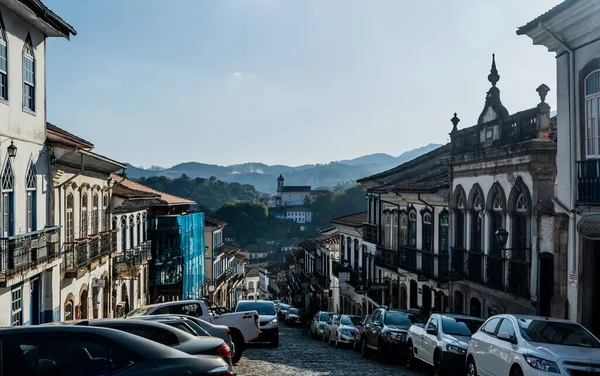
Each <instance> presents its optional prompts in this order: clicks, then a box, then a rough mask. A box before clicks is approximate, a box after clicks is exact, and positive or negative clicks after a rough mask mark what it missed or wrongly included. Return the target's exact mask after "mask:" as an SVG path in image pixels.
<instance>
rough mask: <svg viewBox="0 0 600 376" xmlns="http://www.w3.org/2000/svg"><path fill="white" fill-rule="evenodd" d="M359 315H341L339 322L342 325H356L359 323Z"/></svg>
mask: <svg viewBox="0 0 600 376" xmlns="http://www.w3.org/2000/svg"><path fill="white" fill-rule="evenodd" d="M360 320H361V317H360V316H342V321H341V322H340V323H341V324H342V325H352V326H356V325H358V324H360Z"/></svg>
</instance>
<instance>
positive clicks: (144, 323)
mask: <svg viewBox="0 0 600 376" xmlns="http://www.w3.org/2000/svg"><path fill="white" fill-rule="evenodd" d="M44 325H48V326H53V325H56V326H60V325H77V326H93V327H102V328H110V329H116V330H120V331H122V332H126V333H130V334H135V335H137V336H140V337H144V338H146V339H149V340H152V341H155V342H158V343H161V344H163V345H165V346H169V347H173V348H175V349H177V350H181V351H183V352H184V353H187V354H190V355H216V356H218V357H220V358H223V360H224V361H225V362H227V364H228V365H229V367H230V369H231V370H232V371H233V372H234V373H235V369H234V367H233V361H232V359H231V349H230V348H229V346H227V344H226V343H225V342H224V341H223V340H222V339H220V338H214V337H196V336H194V335H192V334H189V333H188V332H186V331H183V330H180V329H177V328H175V327H172V326H169V325H165V324H162V323H158V322H153V321H148V320H133V319H132V320H123V319H96V320H75V321H63V322H56V323H49V324H44Z"/></svg>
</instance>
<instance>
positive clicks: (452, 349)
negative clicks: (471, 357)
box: [446, 345, 467, 355]
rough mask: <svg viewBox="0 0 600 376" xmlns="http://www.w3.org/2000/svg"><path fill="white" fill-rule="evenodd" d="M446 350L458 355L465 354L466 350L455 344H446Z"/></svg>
mask: <svg viewBox="0 0 600 376" xmlns="http://www.w3.org/2000/svg"><path fill="white" fill-rule="evenodd" d="M446 351H448V352H450V353H452V354H458V355H465V354H466V353H467V350H465V349H463V348H461V347H458V346H455V345H446Z"/></svg>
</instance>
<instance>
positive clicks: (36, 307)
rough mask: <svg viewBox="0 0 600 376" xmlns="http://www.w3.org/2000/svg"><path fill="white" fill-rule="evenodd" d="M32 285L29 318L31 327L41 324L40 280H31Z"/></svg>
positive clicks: (37, 278)
mask: <svg viewBox="0 0 600 376" xmlns="http://www.w3.org/2000/svg"><path fill="white" fill-rule="evenodd" d="M29 283H30V285H31V301H30V302H31V311H30V312H31V315H30V317H29V322H30V323H31V325H38V324H40V314H41V313H40V299H41V295H40V286H41V285H40V279H39V277H36V278H35V279H32V280H30V282H29Z"/></svg>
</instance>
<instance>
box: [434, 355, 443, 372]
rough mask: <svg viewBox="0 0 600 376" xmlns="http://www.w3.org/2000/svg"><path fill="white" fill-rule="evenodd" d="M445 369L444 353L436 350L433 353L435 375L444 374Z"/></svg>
mask: <svg viewBox="0 0 600 376" xmlns="http://www.w3.org/2000/svg"><path fill="white" fill-rule="evenodd" d="M444 374H445V373H444V370H443V369H442V355H441V354H440V352H439V351H436V352H435V354H434V355H433V375H434V376H443V375H444Z"/></svg>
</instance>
